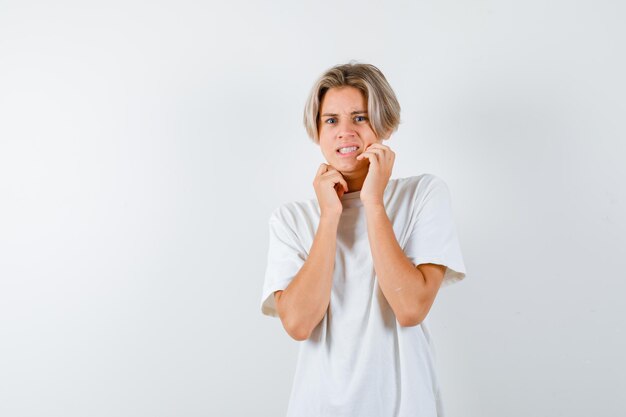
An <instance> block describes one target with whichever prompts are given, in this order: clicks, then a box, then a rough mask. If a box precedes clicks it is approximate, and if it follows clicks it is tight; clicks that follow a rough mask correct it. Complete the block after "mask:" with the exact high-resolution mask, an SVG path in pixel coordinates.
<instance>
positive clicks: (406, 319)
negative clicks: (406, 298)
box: [397, 310, 426, 327]
mask: <svg viewBox="0 0 626 417" xmlns="http://www.w3.org/2000/svg"><path fill="white" fill-rule="evenodd" d="M425 318H426V316H425V315H424V314H422V312H421V310H414V311H409V312H405V313H404V314H401V315H398V316H397V319H398V324H400V326H402V327H413V326H417V325H418V324H420V323H421V322H422V321H424V319H425Z"/></svg>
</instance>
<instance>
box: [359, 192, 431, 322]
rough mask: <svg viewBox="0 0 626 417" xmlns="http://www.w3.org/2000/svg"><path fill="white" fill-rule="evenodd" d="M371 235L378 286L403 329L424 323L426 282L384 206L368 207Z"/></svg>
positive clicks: (366, 206) (369, 231)
mask: <svg viewBox="0 0 626 417" xmlns="http://www.w3.org/2000/svg"><path fill="white" fill-rule="evenodd" d="M364 207H365V215H366V218H367V234H368V239H369V242H370V248H371V251H372V258H373V261H374V270H375V271H376V276H377V277H378V284H379V286H380V289H381V291H382V292H383V294H384V296H385V298H386V299H387V302H388V303H389V305H390V307H391V309H392V310H393V312H394V314H395V315H396V319H397V320H398V323H400V325H401V326H412V325H415V324H417V323H419V322H421V321H422V319H423V317H422V316H423V311H424V308H423V307H424V304H425V303H424V302H423V299H424V297H425V296H426V294H427V287H426V280H425V278H424V275H423V274H422V272H421V271H420V270H419V269H418V268H416V267H415V265H413V264H412V263H411V261H410V260H409V258H407V256H406V255H405V254H404V252H403V251H402V248H401V247H400V245H399V244H398V240H397V239H396V235H395V233H394V231H393V227H392V224H391V221H390V220H389V217H388V216H387V213H386V211H385V207H384V205H383V204H382V203H381V204H378V203H377V204H365V205H364Z"/></svg>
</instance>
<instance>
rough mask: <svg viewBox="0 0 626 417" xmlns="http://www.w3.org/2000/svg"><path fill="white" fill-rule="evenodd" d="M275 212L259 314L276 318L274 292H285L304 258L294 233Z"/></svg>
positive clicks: (272, 218)
mask: <svg viewBox="0 0 626 417" xmlns="http://www.w3.org/2000/svg"><path fill="white" fill-rule="evenodd" d="M279 212H280V210H276V211H274V213H272V215H271V216H270V219H269V247H268V253H267V268H266V270H265V281H264V283H263V294H262V297H261V312H262V313H263V314H265V315H267V316H272V317H278V312H277V311H276V304H275V302H274V292H275V291H278V290H284V289H285V288H287V285H289V283H290V282H291V280H292V279H293V278H294V277H295V276H296V274H297V273H298V271H300V268H302V265H304V262H305V260H306V258H307V255H306V252H305V251H304V249H303V248H302V245H301V244H300V242H299V240H298V237H297V235H296V233H295V232H294V231H293V230H292V229H291V228H290V227H289V226H288V225H287V224H286V222H285V221H284V220H283V219H282V218H281V216H279Z"/></svg>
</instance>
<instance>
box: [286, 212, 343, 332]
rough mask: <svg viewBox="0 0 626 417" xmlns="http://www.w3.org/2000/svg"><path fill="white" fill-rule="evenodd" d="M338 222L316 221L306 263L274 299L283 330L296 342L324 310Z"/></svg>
mask: <svg viewBox="0 0 626 417" xmlns="http://www.w3.org/2000/svg"><path fill="white" fill-rule="evenodd" d="M339 218H340V216H336V215H333V216H322V217H321V218H320V221H319V224H318V227H317V231H316V232H315V237H314V239H313V244H312V246H311V250H310V251H309V256H308V258H307V260H306V261H305V262H304V265H302V267H301V268H300V271H298V273H297V274H296V276H295V277H294V279H293V280H292V281H291V282H290V283H289V285H288V286H287V288H285V290H283V291H282V293H281V294H280V295H279V296H278V297H277V300H276V306H277V311H278V315H279V316H280V319H281V321H282V323H283V327H284V328H285V330H286V331H287V333H288V334H289V335H290V336H291V337H293V338H294V339H296V340H299V341H300V340H305V339H308V338H309V336H310V335H311V332H312V331H313V329H315V327H316V326H317V325H318V324H319V322H320V321H321V320H322V319H323V318H324V315H325V314H326V310H327V309H328V305H329V303H330V291H331V288H332V284H333V270H334V268H335V251H336V247H337V228H338V226H339Z"/></svg>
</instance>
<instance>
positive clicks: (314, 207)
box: [269, 199, 319, 229]
mask: <svg viewBox="0 0 626 417" xmlns="http://www.w3.org/2000/svg"><path fill="white" fill-rule="evenodd" d="M318 213H319V203H317V201H316V200H315V199H308V200H302V201H289V202H285V203H282V204H280V205H278V206H276V207H275V208H274V209H273V210H272V212H271V213H270V217H269V221H270V223H271V222H280V223H283V224H286V225H290V226H292V227H293V228H294V229H295V227H296V225H298V224H300V223H302V222H301V221H302V220H305V221H309V220H314V219H315V216H316V215H317V216H319V214H318Z"/></svg>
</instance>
